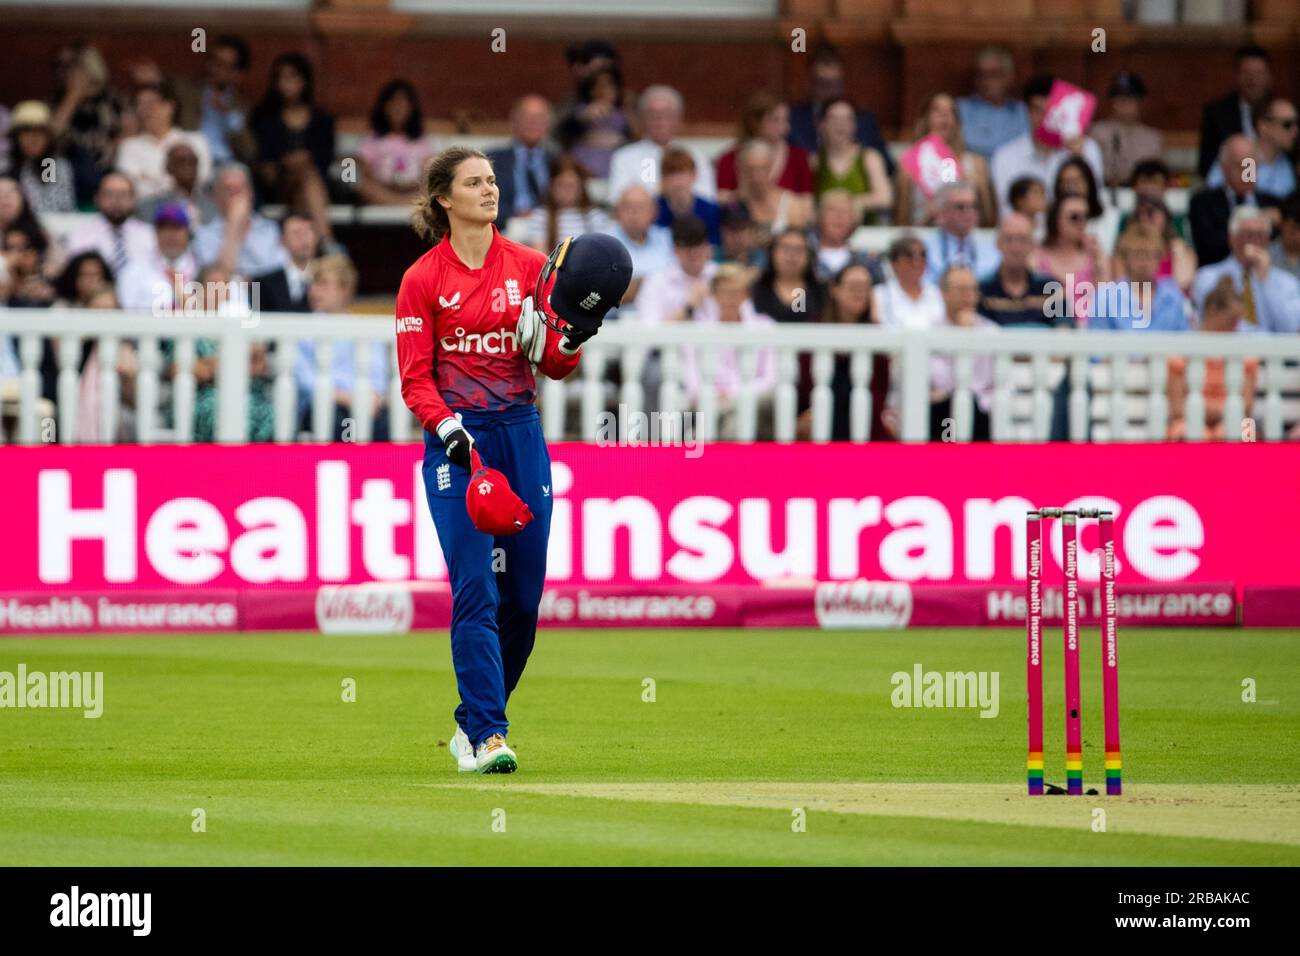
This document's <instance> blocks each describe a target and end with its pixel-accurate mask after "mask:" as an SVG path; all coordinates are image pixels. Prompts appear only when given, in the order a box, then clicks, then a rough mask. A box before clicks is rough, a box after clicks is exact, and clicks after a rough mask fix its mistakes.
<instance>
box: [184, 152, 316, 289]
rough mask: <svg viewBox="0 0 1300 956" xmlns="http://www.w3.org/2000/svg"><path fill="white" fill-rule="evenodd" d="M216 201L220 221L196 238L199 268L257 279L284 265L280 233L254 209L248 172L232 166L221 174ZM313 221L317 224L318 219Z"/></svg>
mask: <svg viewBox="0 0 1300 956" xmlns="http://www.w3.org/2000/svg"><path fill="white" fill-rule="evenodd" d="M212 199H213V202H215V203H216V206H217V218H215V219H213V220H212V221H211V222H209V223H208V224H207V225H205V226H203V227H202V228H201V229H199V230H198V232H197V233H195V235H194V254H195V255H196V256H197V257H198V260H199V265H201V266H207V265H211V264H213V263H217V262H219V263H220V264H221V267H222V271H224V272H229V273H231V274H232V275H241V276H256V275H262V274H263V273H266V272H271V271H272V270H274V269H278V268H279V267H280V266H281V265H282V264H283V262H284V250H283V249H282V248H281V247H280V230H279V229H277V228H276V225H275V223H273V222H272V221H271V220H269V219H267V218H266V217H265V216H263V215H262V214H261V213H259V212H256V211H255V210H254V209H253V184H252V181H251V180H250V179H249V175H248V170H247V169H245V168H244V167H243V166H240V165H238V164H231V165H230V166H225V167H223V168H222V169H220V170H218V171H217V177H216V181H215V183H214V184H213V187H212ZM311 220H312V222H313V223H315V222H316V217H315V216H314V215H313V216H312V217H311Z"/></svg>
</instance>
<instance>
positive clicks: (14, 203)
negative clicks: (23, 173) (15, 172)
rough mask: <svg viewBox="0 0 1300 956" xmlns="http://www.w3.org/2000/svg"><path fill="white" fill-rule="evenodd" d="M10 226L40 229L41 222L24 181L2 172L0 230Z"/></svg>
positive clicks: (0, 184)
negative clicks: (24, 189) (29, 198)
mask: <svg viewBox="0 0 1300 956" xmlns="http://www.w3.org/2000/svg"><path fill="white" fill-rule="evenodd" d="M10 226H21V227H23V228H24V229H37V230H39V229H40V228H41V223H40V220H38V219H37V218H36V214H35V213H34V212H32V207H31V203H29V202H28V201H27V194H26V193H24V192H23V187H22V183H20V182H19V181H18V180H17V179H16V178H15V177H13V176H10V175H8V174H7V173H0V231H3V230H6V229H8V228H9V227H10Z"/></svg>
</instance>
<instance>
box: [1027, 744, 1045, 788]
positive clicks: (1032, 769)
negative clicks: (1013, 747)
mask: <svg viewBox="0 0 1300 956" xmlns="http://www.w3.org/2000/svg"><path fill="white" fill-rule="evenodd" d="M1029 793H1030V795H1031V796H1041V795H1042V793H1043V755H1042V754H1041V753H1031V754H1030V755H1029Z"/></svg>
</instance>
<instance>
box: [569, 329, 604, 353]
mask: <svg viewBox="0 0 1300 956" xmlns="http://www.w3.org/2000/svg"><path fill="white" fill-rule="evenodd" d="M599 331H600V326H599V325H598V326H596V327H595V328H594V329H592V330H591V331H590V332H587V331H584V330H583V329H577V328H572V327H570V329H569V333H568V334H567V335H566V336H565V337H564V341H563V342H561V343H560V351H561V352H563V353H564V354H565V355H572V354H573V353H574V352H576V351H578V349H580V348H582V343H583V342H585V341H587V340H588V339H589V338H591V337H592V336H593V335H595V334H596V333H597V332H599Z"/></svg>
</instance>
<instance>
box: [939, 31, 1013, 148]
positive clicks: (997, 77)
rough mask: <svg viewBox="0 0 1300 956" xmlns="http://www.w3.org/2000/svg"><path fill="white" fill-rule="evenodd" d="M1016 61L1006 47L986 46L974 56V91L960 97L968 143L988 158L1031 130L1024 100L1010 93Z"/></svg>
mask: <svg viewBox="0 0 1300 956" xmlns="http://www.w3.org/2000/svg"><path fill="white" fill-rule="evenodd" d="M1015 78H1016V62H1015V59H1014V58H1013V57H1012V56H1011V52H1010V51H1009V50H1007V49H1006V48H1004V47H985V48H984V49H983V50H980V52H979V55H978V56H977V57H976V59H975V92H974V93H973V94H972V95H970V96H963V97H962V98H961V99H959V100H958V101H957V113H958V115H959V116H960V117H961V127H962V130H963V132H964V133H965V135H966V145H967V146H968V147H969V148H970V149H972V150H974V151H975V152H976V153H978V154H979V155H981V156H983V157H984V158H985V159H992V158H993V154H994V153H996V152H997V151H998V147H1000V146H1003V145H1005V144H1006V143H1009V142H1011V141H1012V140H1013V139H1015V138H1016V137H1017V136H1023V135H1024V134H1025V133H1028V132H1029V113H1028V112H1027V111H1026V109H1025V104H1024V103H1022V102H1021V101H1020V100H1018V99H1016V98H1015V97H1013V96H1011V95H1010V94H1011V84H1012V83H1013V82H1014V81H1015Z"/></svg>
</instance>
